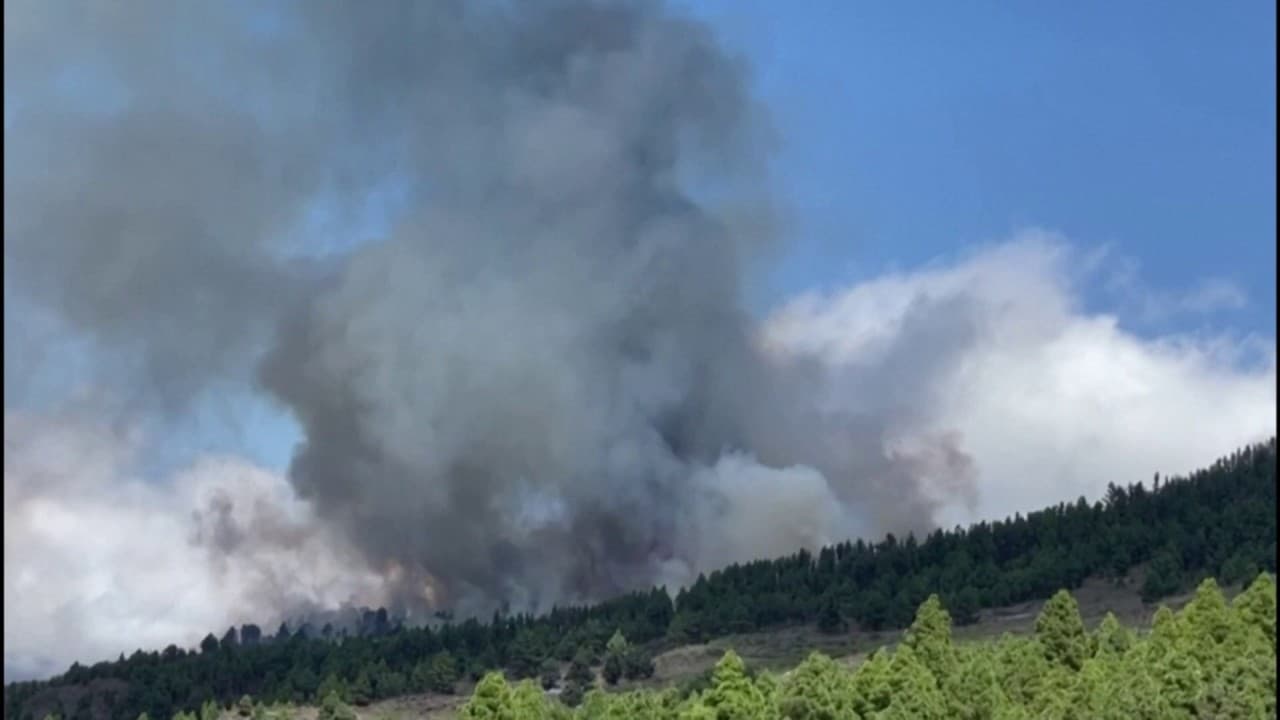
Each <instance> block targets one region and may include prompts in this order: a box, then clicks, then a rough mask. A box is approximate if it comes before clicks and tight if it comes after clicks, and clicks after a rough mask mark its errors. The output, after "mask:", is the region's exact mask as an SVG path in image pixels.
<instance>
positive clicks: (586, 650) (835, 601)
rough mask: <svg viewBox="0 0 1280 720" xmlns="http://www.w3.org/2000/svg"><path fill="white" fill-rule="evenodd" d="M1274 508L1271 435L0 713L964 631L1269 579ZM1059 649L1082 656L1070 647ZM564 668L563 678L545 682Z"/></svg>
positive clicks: (300, 641)
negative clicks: (589, 588)
mask: <svg viewBox="0 0 1280 720" xmlns="http://www.w3.org/2000/svg"><path fill="white" fill-rule="evenodd" d="M1275 506H1276V444H1275V440H1274V439H1272V440H1271V441H1269V442H1268V443H1266V444H1263V445H1258V446H1255V447H1251V448H1247V449H1245V450H1242V451H1238V452H1236V453H1234V454H1232V455H1231V456H1230V457H1229V458H1225V459H1223V460H1220V461H1218V462H1217V463H1215V464H1214V465H1213V466H1212V467H1211V468H1208V469H1205V470H1202V471H1198V472H1196V473H1194V474H1193V475H1192V476H1191V477H1189V478H1182V479H1175V480H1170V481H1167V482H1165V483H1163V484H1161V483H1160V482H1159V479H1158V478H1157V481H1156V483H1155V484H1154V485H1153V487H1151V488H1147V487H1145V486H1144V485H1142V484H1141V483H1139V484H1133V485H1128V486H1125V487H1120V486H1116V485H1110V486H1109V487H1108V491H1107V494H1106V497H1105V498H1103V499H1102V500H1099V501H1097V502H1095V503H1093V504H1089V503H1088V502H1086V501H1085V500H1084V499H1083V498H1082V499H1080V500H1079V501H1077V502H1075V503H1073V504H1060V505H1058V506H1055V507H1052V508H1048V509H1045V510H1042V511H1039V512H1035V513H1032V514H1030V515H1027V516H1025V517H1023V516H1015V517H1014V518H1012V519H1009V520H1005V521H1001V522H994V523H979V524H977V525H973V526H971V527H970V528H968V529H962V528H956V529H955V530H950V531H944V530H938V531H935V532H933V533H931V534H930V535H928V536H927V537H925V538H924V539H923V540H917V539H916V538H915V537H913V536H910V535H908V536H907V537H906V538H904V539H899V538H896V537H893V536H888V537H886V538H885V539H884V540H882V541H880V542H878V543H866V542H864V541H862V540H858V541H856V542H845V543H841V544H839V545H836V546H832V547H827V548H823V549H822V550H821V551H819V552H818V553H817V554H816V555H814V554H812V553H810V552H807V551H800V552H798V553H796V554H794V555H791V556H789V557H784V558H780V559H776V560H760V561H756V562H751V563H746V564H741V565H732V566H729V567H727V568H724V569H723V570H719V571H716V572H713V573H711V574H710V575H708V576H706V577H699V578H698V579H697V581H696V582H695V583H693V584H692V586H691V587H689V588H687V589H685V590H682V591H680V593H679V594H678V595H677V596H676V597H675V599H674V602H673V601H672V598H671V597H670V596H669V595H668V593H667V592H666V590H665V589H662V588H654V589H652V590H649V591H645V592H637V593H632V594H629V595H625V596H623V597H619V598H616V599H613V600H609V601H606V602H603V603H600V604H597V605H593V606H590V607H569V608H557V609H555V610H553V611H552V612H550V613H548V614H546V615H543V616H540V617H531V616H527V615H514V616H497V615H495V616H494V617H493V618H492V620H491V621H490V622H488V623H484V622H480V621H477V620H474V619H473V620H467V621H466V622H462V623H457V624H455V623H452V622H450V623H446V624H445V625H444V626H441V627H435V628H414V629H405V628H397V627H394V625H393V624H392V623H391V622H389V621H388V619H387V617H386V613H385V612H379V613H377V614H376V615H374V616H372V617H371V619H370V620H369V622H367V623H366V625H367V627H366V628H364V632H363V633H362V634H359V635H356V636H351V637H347V636H345V635H339V634H334V633H332V632H329V631H328V630H327V629H326V630H325V631H322V632H319V633H315V632H312V631H311V630H310V629H309V628H301V629H299V630H297V631H291V630H290V629H289V628H288V627H285V626H282V627H281V628H280V630H279V631H278V632H277V633H276V634H275V635H274V636H270V637H266V636H263V634H262V633H261V632H260V631H259V630H258V628H256V627H255V626H245V627H243V628H241V629H240V630H239V631H237V630H236V629H235V628H232V629H230V630H228V631H227V632H226V633H225V634H224V635H223V636H222V639H221V640H219V639H218V638H216V637H215V636H213V635H209V636H208V637H206V638H205V640H204V641H203V642H202V643H201V645H200V647H199V649H197V650H192V651H187V650H183V649H180V648H177V647H174V646H170V647H169V648H166V649H165V650H164V651H162V652H154V651H153V652H143V651H141V650H139V651H137V652H135V653H133V654H132V655H130V656H129V657H128V658H125V657H124V656H121V657H120V659H119V660H117V661H115V662H104V663H98V664H96V665H93V666H92V667H84V666H81V665H79V664H76V665H73V666H72V667H71V669H70V670H68V671H67V672H66V673H65V674H64V675H62V676H60V677H57V678H53V679H52V680H48V681H41V682H25V683H15V684H11V685H9V686H8V687H7V688H6V698H5V716H6V717H11V718H20V719H21V720H27V718H29V717H35V713H36V712H40V713H43V712H44V711H45V708H38V709H37V710H33V709H32V707H30V706H29V705H30V704H31V703H30V702H29V701H31V700H32V699H33V698H35V697H37V696H38V695H40V694H41V693H42V692H43V691H48V690H56V689H57V688H59V687H65V686H82V685H85V684H88V683H91V682H93V681H101V680H104V679H113V680H119V681H123V682H124V683H125V685H123V687H125V688H127V690H125V691H120V692H117V691H114V690H112V691H104V692H103V697H101V698H99V701H100V703H101V704H105V705H106V707H108V708H109V709H110V715H111V717H112V718H115V719H117V720H134V719H135V718H137V716H138V715H139V714H140V713H143V712H146V713H148V714H149V715H150V717H153V718H157V719H162V718H171V717H173V716H174V714H175V713H177V712H179V711H182V710H186V711H192V712H194V711H196V710H197V709H199V708H200V707H201V704H202V703H203V702H204V701H205V700H206V699H208V698H215V699H216V700H217V702H218V703H219V704H221V705H223V706H224V707H229V706H231V705H232V704H233V703H235V702H236V701H238V700H239V699H240V698H241V696H243V695H249V696H251V697H253V698H257V699H259V700H261V701H264V702H267V703H278V702H316V701H318V700H320V699H323V698H326V697H328V696H329V695H330V694H332V695H333V696H334V697H335V698H337V699H340V700H341V701H342V702H344V703H351V704H356V705H360V704H366V703H368V702H371V701H374V700H377V699H380V698H386V697H393V696H396V695H400V694H404V693H407V692H425V691H431V692H452V691H453V689H454V688H455V687H456V684H457V683H458V681H459V680H461V679H462V678H464V677H471V678H473V679H480V678H481V677H483V676H484V675H485V674H486V672H487V671H489V670H494V669H505V670H506V671H507V672H508V673H509V674H510V675H511V676H512V677H513V678H514V679H516V680H523V679H526V678H535V679H537V680H538V681H540V682H541V684H542V685H544V686H554V685H556V684H558V683H559V684H562V686H563V690H564V694H565V696H566V697H569V698H574V697H578V696H584V693H585V689H586V687H587V686H589V685H590V684H591V682H594V672H593V671H592V670H590V668H591V667H595V666H598V665H600V664H601V663H603V665H604V667H603V673H604V676H605V679H606V680H609V679H610V678H614V679H616V678H617V677H619V676H620V677H632V678H635V677H645V676H646V675H647V674H649V673H652V671H653V668H652V662H651V661H650V660H649V657H648V654H647V651H650V650H652V649H653V648H654V647H655V645H657V644H661V643H673V642H687V641H700V640H706V639H710V638H712V637H716V636H722V635H725V634H729V633H734V632H744V631H752V630H758V629H766V628H771V627H778V626H782V625H789V624H801V623H816V624H818V626H819V627H820V628H822V629H824V630H826V631H829V632H840V631H843V630H844V629H846V628H848V627H849V626H850V625H854V626H857V627H860V628H863V629H888V628H903V627H906V626H907V625H908V624H909V623H910V622H911V621H912V616H913V612H914V609H915V608H916V607H917V606H919V605H920V604H921V603H922V602H923V601H925V599H926V598H928V597H929V596H930V595H931V594H937V595H939V596H940V597H941V600H942V602H943V603H945V604H946V606H947V607H949V608H952V612H953V613H954V616H955V619H956V621H957V623H960V624H962V623H965V622H971V621H972V620H974V619H975V618H976V613H977V612H978V611H979V610H980V609H981V608H984V607H995V606H1001V605H1006V604H1010V603H1016V602H1023V601H1029V600H1035V599H1043V598H1045V597H1048V596H1049V594H1050V593H1052V592H1053V591H1055V590H1057V589H1058V588H1064V587H1065V588H1074V587H1077V586H1078V585H1079V584H1080V583H1081V582H1082V581H1083V580H1084V579H1085V578H1086V577H1089V576H1110V577H1121V576H1124V575H1125V574H1126V573H1127V572H1128V571H1129V569H1130V568H1131V567H1133V566H1135V565H1140V564H1148V572H1147V573H1146V576H1145V582H1144V585H1143V587H1142V592H1143V594H1144V596H1145V597H1147V598H1148V599H1156V598H1159V597H1163V596H1166V595H1168V594H1171V593H1173V592H1177V591H1179V590H1181V589H1183V588H1187V587H1190V586H1192V585H1193V584H1194V583H1195V582H1196V581H1197V580H1199V579H1200V578H1203V577H1207V576H1209V575H1215V574H1216V575H1217V576H1218V577H1219V578H1220V579H1222V580H1223V582H1225V583H1228V584H1238V583H1240V582H1243V581H1245V580H1247V579H1248V578H1250V577H1253V576H1256V574H1257V573H1258V572H1259V571H1274V570H1275V567H1276V521H1275V514H1274V510H1275ZM615 634H617V635H618V637H619V638H625V642H626V647H625V648H624V649H618V647H616V643H615V648H614V650H612V651H611V650H609V649H608V648H607V647H606V646H607V644H608V643H609V640H610V639H611V638H613V637H614V636H615ZM1055 647H1056V646H1055ZM1060 652H1061V653H1063V655H1062V657H1064V658H1068V659H1074V660H1071V661H1072V662H1075V661H1077V660H1079V657H1080V655H1079V649H1078V648H1076V649H1073V648H1072V646H1071V645H1070V644H1069V643H1067V644H1066V645H1063V646H1062V647H1061V648H1060ZM575 660H576V662H573V663H572V664H569V663H570V661H575ZM901 662H906V661H905V660H904V661H900V663H901ZM565 664H569V665H568V668H567V670H568V672H567V674H566V675H565V677H563V679H560V678H557V677H556V676H557V674H558V671H559V669H560V668H563V667H564V666H565ZM588 676H590V681H588V679H587V678H588ZM917 680H919V678H917ZM921 681H922V680H921ZM912 682H915V681H914V680H913V681H912ZM495 692H496V691H495ZM46 697H47V694H46ZM646 702H648V701H646ZM53 710H54V711H55V712H57V713H58V714H59V715H60V716H61V717H63V718H66V719H67V720H88V718H89V717H90V716H91V713H90V712H89V704H88V703H87V702H82V703H78V704H77V705H76V706H75V707H56V708H53Z"/></svg>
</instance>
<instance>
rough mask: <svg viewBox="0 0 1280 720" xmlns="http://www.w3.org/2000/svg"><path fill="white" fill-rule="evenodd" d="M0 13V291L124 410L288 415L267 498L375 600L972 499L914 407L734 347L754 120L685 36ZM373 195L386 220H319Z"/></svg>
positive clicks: (604, 18) (623, 573) (681, 567)
mask: <svg viewBox="0 0 1280 720" xmlns="http://www.w3.org/2000/svg"><path fill="white" fill-rule="evenodd" d="M4 12H5V23H6V31H5V32H6V43H5V60H6V62H5V96H6V98H5V99H6V103H5V104H6V118H5V140H6V145H7V150H8V151H9V152H7V153H6V155H5V204H6V210H7V211H6V213H5V260H6V264H5V268H6V277H5V284H6V296H7V297H8V296H13V297H14V298H16V299H19V300H21V301H23V302H25V303H28V304H29V305H31V306H33V307H38V308H41V309H42V311H45V312H49V313H51V314H52V315H53V316H54V317H56V318H57V321H58V322H60V323H62V324H63V325H65V326H66V327H67V328H70V330H71V332H73V333H75V334H77V336H79V337H83V338H87V340H88V342H89V343H90V344H91V346H92V348H93V352H96V353H99V354H100V357H101V362H99V363H98V364H96V366H95V370H94V372H96V373H97V374H98V375H99V377H97V378H95V380H96V381H97V382H98V383H99V384H100V385H101V386H109V387H113V388H117V389H118V392H117V396H122V397H126V398H127V402H128V404H129V409H130V412H145V413H151V414H153V415H156V416H158V417H169V418H173V417H181V416H182V415H183V414H184V413H187V412H190V410H191V408H192V406H193V405H194V404H195V403H196V402H197V401H198V399H199V398H201V397H207V396H208V395H209V394H211V393H214V392H218V391H221V390H225V389H227V388H242V389H247V390H248V391H251V392H256V393H261V394H263V395H265V396H267V397H269V398H271V399H272V400H273V401H275V402H277V403H279V404H281V405H282V406H283V407H284V408H286V409H287V411H288V412H289V413H290V414H291V415H292V417H294V418H295V419H296V421H297V422H298V424H299V425H300V427H301V429H302V434H303V437H304V440H303V441H302V443H301V444H300V446H299V447H298V448H297V451H296V454H295V457H294V459H293V462H292V465H291V467H290V469H289V473H288V477H289V481H290V483H291V484H292V486H293V488H294V490H295V491H296V493H297V495H298V496H299V497H300V498H301V499H302V500H304V501H306V502H307V503H309V505H310V507H311V508H312V510H313V512H314V516H315V521H316V522H318V523H321V524H323V525H324V526H325V527H326V528H329V529H331V530H332V531H333V533H336V534H337V535H340V536H341V537H343V538H345V539H346V540H347V541H349V542H350V543H351V544H352V545H353V546H354V547H355V548H357V549H358V551H359V554H360V556H361V557H362V559H363V561H364V563H365V564H366V565H367V566H368V567H370V568H374V569H375V570H377V571H379V572H385V573H387V577H391V578H393V579H394V582H393V585H394V590H393V591H392V593H391V598H392V601H393V603H394V604H396V605H398V606H402V607H405V608H415V607H418V608H427V607H431V606H450V607H456V608H461V609H462V610H463V611H464V612H465V611H466V609H467V608H473V609H475V610H476V611H480V610H481V609H483V608H487V607H492V606H494V605H507V606H511V607H518V608H522V609H540V608H546V607H547V606H549V605H550V604H551V603H555V602H569V601H578V600H587V599H592V598H599V597H602V596H606V595H609V594H612V593H616V592H618V591H621V590H625V589H630V588H637V587H643V586H646V585H649V584H651V583H660V582H681V581H684V580H687V579H688V578H689V577H690V576H691V574H692V573H695V572H697V571H699V570H704V569H709V568H712V567H714V566H716V565H717V564H721V563H723V562H726V561H728V560H733V559H743V558H742V553H743V552H744V551H746V550H749V551H750V552H751V553H760V554H767V553H772V552H786V551H791V550H794V549H795V548H796V546H797V545H814V544H818V543H821V542H824V541H827V540H831V539H834V538H836V537H843V536H848V535H852V534H877V533H880V532H884V531H896V532H902V531H905V530H917V531H919V530H923V529H925V528H927V527H930V526H931V525H932V524H933V514H934V511H935V509H936V508H937V506H938V505H939V503H940V502H942V499H943V498H940V497H938V496H937V493H936V492H931V488H943V489H945V492H946V493H948V495H947V497H948V498H950V497H952V496H953V495H951V494H953V493H958V494H959V495H960V496H962V497H963V496H965V495H966V494H970V493H971V492H972V467H971V463H970V462H969V461H968V459H967V458H966V457H965V456H964V454H963V453H962V452H961V451H960V450H959V449H958V448H957V447H955V446H954V443H953V441H952V440H950V439H948V436H946V435H940V436H939V439H937V441H936V443H935V444H927V445H926V446H925V447H922V448H917V449H916V450H914V451H912V452H910V453H908V452H900V451H893V452H890V451H887V450H886V445H885V442H884V441H885V437H886V435H888V434H892V433H893V432H894V430H895V429H897V428H902V427H907V426H909V425H910V423H911V422H912V419H913V418H912V412H913V410H912V408H914V407H917V406H918V403H917V402H915V401H916V400H919V399H921V398H910V397H905V396H900V397H895V398H894V400H895V402H894V403H891V404H890V403H886V404H881V405H880V406H878V407H876V408H875V412H874V413H869V414H868V413H861V414H857V413H850V412H848V411H847V410H843V409H840V408H830V407H824V406H823V403H822V402H821V399H822V393H823V392H824V391H823V389H822V387H823V386H822V384H821V383H819V382H817V377H816V374H815V373H818V372H819V369H818V368H816V367H815V366H814V365H813V364H811V363H810V364H806V363H804V362H799V361H796V362H789V361H788V362H781V361H776V360H772V359H770V358H769V356H767V355H766V354H765V353H764V352H762V351H761V349H760V344H759V343H758V342H757V339H756V337H755V333H756V329H755V328H754V327H753V325H752V322H751V320H750V318H749V317H748V316H747V314H746V312H745V311H744V309H743V306H742V303H741V296H742V291H743V287H744V283H745V282H747V281H749V280H750V278H751V277H752V273H753V272H754V271H755V270H756V269H758V265H759V264H760V261H761V260H762V259H764V258H767V257H769V254H770V253H772V252H776V251H777V249H778V243H777V240H776V237H775V232H774V228H775V226H776V222H775V220H776V218H775V213H774V212H773V204H772V203H773V200H772V199H771V198H770V197H769V195H768V192H767V186H768V176H767V170H768V160H769V157H768V149H769V148H770V147H772V143H773V141H774V137H773V135H772V133H771V130H770V127H769V124H768V120H767V118H766V117H765V115H764V113H763V112H762V110H761V108H759V107H758V105H757V103H756V102H755V100H754V99H753V98H752V96H751V94H750V91H749V79H750V78H749V74H748V72H747V69H746V68H745V66H744V64H743V63H742V62H741V61H740V60H738V59H736V58H734V57H732V56H731V55H729V54H728V53H726V51H725V50H724V49H722V48H721V47H720V46H719V45H718V44H717V43H716V41H715V38H714V37H712V35H711V34H710V32H709V30H708V29H707V28H706V27H703V26H702V25H700V24H699V23H697V22H694V21H691V20H688V19H685V18H682V17H680V16H678V15H675V14H673V13H671V12H668V10H667V9H665V8H664V7H663V6H661V5H660V4H658V3H650V2H619V3H603V2H590V1H587V0H583V1H580V2H579V1H567V0H566V1H560V0H551V1H549V2H531V3H479V4H477V3H462V2H433V3H420V2H395V1H388V2H380V3H377V4H376V5H366V4H358V3H323V4H320V3H279V4H273V5H270V6H266V7H257V8H251V7H248V6H247V5H242V4H239V3H197V4H191V3H178V4H174V3H165V2H149V1H146V0H135V1H131V2H128V3H112V4H105V5H104V4H100V3H75V2H64V3H41V2H14V3H7V4H6V6H5V11H4ZM386 198H393V199H394V202H390V201H387V200H386ZM379 208H382V209H387V208H390V209H389V210H387V212H388V213H390V214H391V215H392V223H391V226H392V229H391V230H390V231H389V232H388V233H387V236H386V237H385V238H379V239H376V240H361V239H358V238H345V237H342V232H343V230H344V229H345V228H350V227H354V226H356V225H358V222H357V219H358V218H361V217H365V216H366V215H367V214H368V213H371V212H377V211H378V209H379ZM9 320H10V317H9V313H8V311H7V310H6V326H8V325H9ZM939 322H945V319H940V320H939ZM944 330H945V332H947V333H950V334H957V333H959V334H963V333H964V332H966V331H967V330H966V328H965V327H964V325H963V324H961V325H958V326H953V327H947V328H944ZM15 332H16V331H15ZM6 334H8V331H7V333H6ZM108 359H109V361H108ZM904 359H905V358H904ZM911 362H913V363H916V364H917V365H919V367H918V368H917V371H918V372H920V373H928V372H930V368H929V367H927V365H928V364H930V363H935V362H945V353H941V354H936V355H934V356H933V357H932V358H930V359H928V360H924V359H920V358H913V359H911ZM23 367H24V366H23V365H21V364H19V363H15V364H14V366H13V367H12V368H11V366H10V363H8V362H6V373H5V375H6V377H5V385H6V390H9V389H10V388H13V389H15V391H17V390H18V389H20V388H21V387H22V385H23V384H24V380H25V378H24V377H23V371H22V370H21V368H23ZM918 387H920V388H922V389H921V390H920V392H925V391H926V390H925V388H927V384H924V383H922V384H920V385H918ZM930 478H932V479H930ZM938 478H944V481H942V482H938V480H937V479H938ZM277 541H278V538H273V537H272V536H271V534H270V533H264V534H262V536H261V537H258V536H255V535H253V534H252V533H249V534H248V535H247V536H237V538H236V542H237V543H240V544H243V543H255V542H261V543H272V542H277ZM207 544H208V546H209V548H210V549H211V550H212V551H214V552H216V551H217V549H218V547H219V545H218V543H216V542H209V543H207Z"/></svg>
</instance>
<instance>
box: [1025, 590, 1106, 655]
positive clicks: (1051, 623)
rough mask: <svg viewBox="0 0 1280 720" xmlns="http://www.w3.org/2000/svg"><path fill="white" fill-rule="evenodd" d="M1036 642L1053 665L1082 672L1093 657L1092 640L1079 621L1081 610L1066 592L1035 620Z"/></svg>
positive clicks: (1049, 604) (1058, 593) (1045, 606)
mask: <svg viewBox="0 0 1280 720" xmlns="http://www.w3.org/2000/svg"><path fill="white" fill-rule="evenodd" d="M1036 639H1037V640H1039V641H1040V644H1041V646H1042V647H1043V648H1044V652H1045V657H1046V658H1048V660H1049V661H1050V662H1052V663H1056V664H1059V665H1063V666H1065V667H1067V668H1070V669H1071V670H1073V671H1076V670H1079V669H1080V667H1081V666H1082V665H1084V661H1085V659H1086V658H1088V657H1090V656H1091V655H1093V652H1092V648H1091V647H1090V642H1089V637H1088V635H1086V633H1085V630H1084V621H1083V620H1081V619H1080V607H1079V605H1077V604H1076V599H1075V598H1074V597H1072V596H1071V593H1069V592H1067V591H1066V590H1059V591H1058V592H1057V593H1055V594H1054V596H1053V597H1052V598H1050V599H1049V602H1047V603H1045V605H1044V608H1043V609H1041V611H1040V615H1039V617H1037V618H1036Z"/></svg>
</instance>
